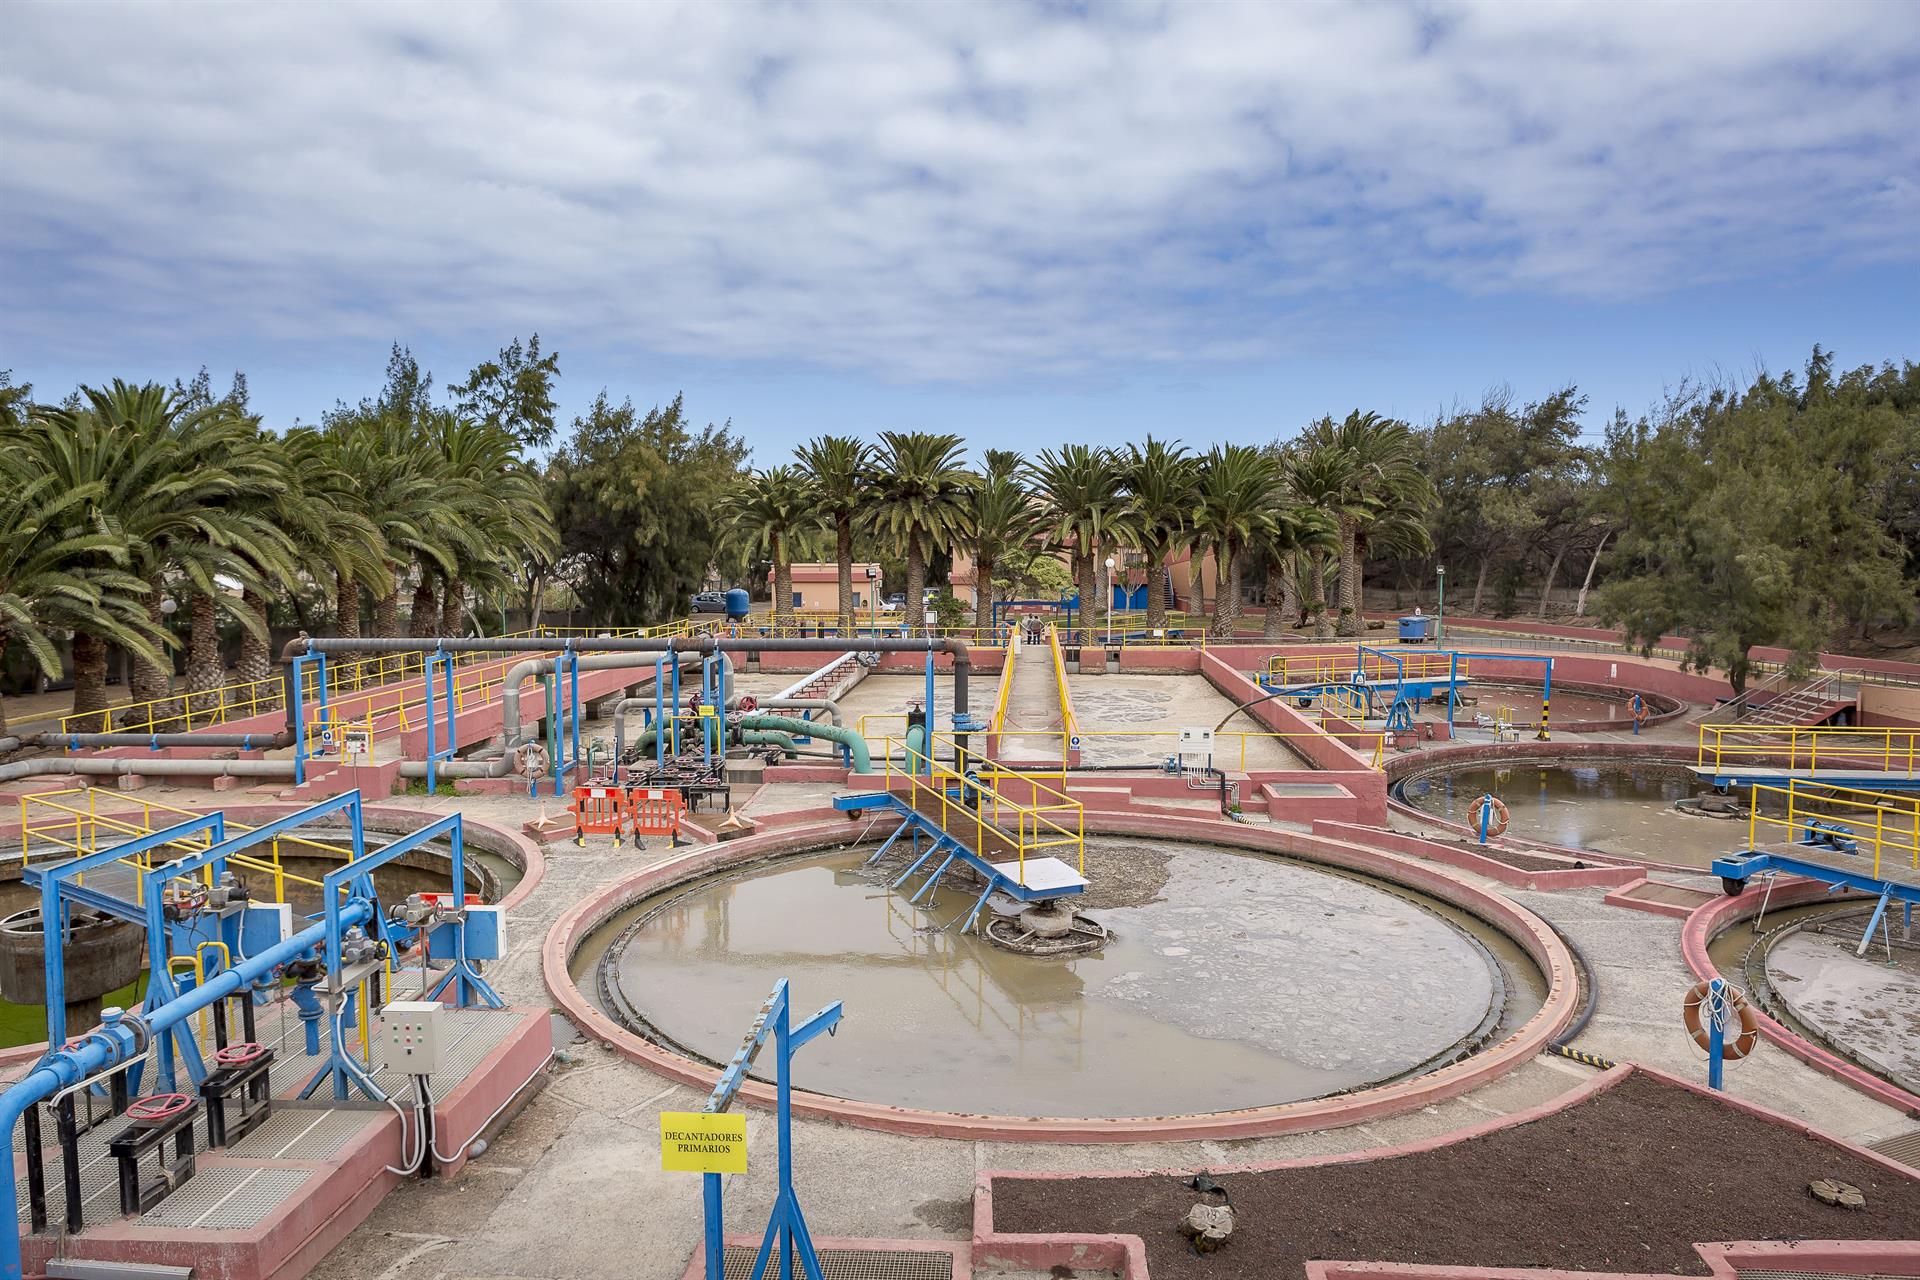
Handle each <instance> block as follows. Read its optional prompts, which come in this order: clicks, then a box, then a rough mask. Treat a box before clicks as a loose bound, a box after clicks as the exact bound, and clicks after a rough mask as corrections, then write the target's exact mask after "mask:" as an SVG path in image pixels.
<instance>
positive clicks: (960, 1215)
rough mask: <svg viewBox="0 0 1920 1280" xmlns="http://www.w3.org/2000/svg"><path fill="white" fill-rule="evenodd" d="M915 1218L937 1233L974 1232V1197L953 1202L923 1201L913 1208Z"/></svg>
mask: <svg viewBox="0 0 1920 1280" xmlns="http://www.w3.org/2000/svg"><path fill="white" fill-rule="evenodd" d="M913 1216H914V1217H916V1218H918V1219H920V1221H922V1222H924V1223H925V1224H926V1225H928V1226H929V1227H932V1228H934V1229H935V1230H937V1231H952V1232H956V1233H957V1232H962V1231H968V1232H970V1231H972V1230H973V1197H972V1196H959V1197H956V1198H954V1199H952V1200H922V1201H921V1202H920V1203H919V1204H917V1205H915V1206H914V1207H913Z"/></svg>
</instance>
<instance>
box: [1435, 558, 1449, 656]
mask: <svg viewBox="0 0 1920 1280" xmlns="http://www.w3.org/2000/svg"><path fill="white" fill-rule="evenodd" d="M1438 575H1439V578H1440V608H1439V609H1438V610H1437V611H1436V612H1435V614H1434V619H1433V643H1434V646H1435V647H1436V648H1437V647H1439V646H1440V645H1442V644H1445V643H1446V639H1447V566H1445V565H1441V566H1440V568H1439V570H1438Z"/></svg>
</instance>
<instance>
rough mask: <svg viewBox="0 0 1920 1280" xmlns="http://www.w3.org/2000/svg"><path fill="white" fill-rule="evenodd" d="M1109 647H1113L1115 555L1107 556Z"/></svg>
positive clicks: (1106, 601) (1106, 602)
mask: <svg viewBox="0 0 1920 1280" xmlns="http://www.w3.org/2000/svg"><path fill="white" fill-rule="evenodd" d="M1104 603H1105V604H1106V606H1107V648H1109V649H1111V648H1113V557H1112V556H1108V557H1107V598H1106V600H1105V601H1104Z"/></svg>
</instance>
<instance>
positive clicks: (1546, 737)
mask: <svg viewBox="0 0 1920 1280" xmlns="http://www.w3.org/2000/svg"><path fill="white" fill-rule="evenodd" d="M1462 658H1468V659H1472V658H1479V659H1481V660H1482V661H1486V662H1537V663H1539V664H1540V669H1541V676H1540V731H1539V732H1538V733H1536V734H1534V735H1533V736H1534V738H1535V740H1536V741H1539V742H1551V741H1552V740H1553V734H1552V732H1551V731H1550V729H1549V728H1548V724H1547V719H1548V713H1549V711H1550V710H1551V709H1552V706H1553V659H1552V658H1549V657H1542V656H1540V655H1538V654H1531V653H1460V652H1455V653H1454V655H1453V660H1454V665H1455V668H1456V669H1458V666H1459V663H1460V659H1462ZM1447 723H1448V724H1452V723H1453V699H1452V697H1451V696H1449V697H1448V699H1447ZM1634 732H1636V733H1638V732H1639V730H1638V729H1637V728H1636V729H1635V730H1634Z"/></svg>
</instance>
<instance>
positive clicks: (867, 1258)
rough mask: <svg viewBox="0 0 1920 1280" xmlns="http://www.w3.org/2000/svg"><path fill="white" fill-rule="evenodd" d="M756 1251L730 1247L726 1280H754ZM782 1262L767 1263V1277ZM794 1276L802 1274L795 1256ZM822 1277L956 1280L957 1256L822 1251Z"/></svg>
mask: <svg viewBox="0 0 1920 1280" xmlns="http://www.w3.org/2000/svg"><path fill="white" fill-rule="evenodd" d="M754 1253H755V1250H753V1249H750V1248H748V1247H746V1246H744V1245H728V1246H727V1263H726V1280H751V1277H752V1275H753V1259H754ZM779 1261H780V1260H779V1259H778V1258H777V1257H775V1258H769V1259H768V1260H767V1274H768V1275H776V1274H778V1272H777V1270H776V1268H777V1267H778V1266H779ZM793 1273H794V1274H795V1275H799V1274H800V1259H799V1257H798V1255H796V1256H795V1258H794V1262H793ZM820 1274H821V1275H822V1276H823V1277H824V1278H825V1280H954V1276H953V1255H952V1254H951V1253H947V1252H945V1251H944V1250H943V1251H941V1252H939V1253H921V1252H918V1251H911V1252H910V1251H907V1250H901V1249H822V1250H820Z"/></svg>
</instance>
